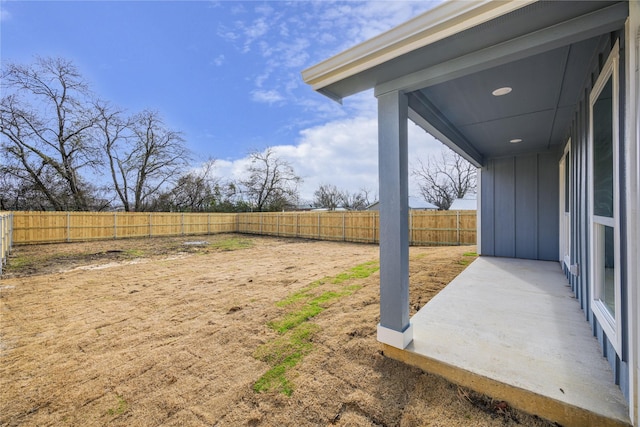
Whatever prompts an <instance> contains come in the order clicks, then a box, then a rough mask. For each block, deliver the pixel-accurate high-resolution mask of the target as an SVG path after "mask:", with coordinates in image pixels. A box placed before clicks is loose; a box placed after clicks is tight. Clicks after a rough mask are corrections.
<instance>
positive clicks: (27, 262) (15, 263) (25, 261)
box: [6, 255, 34, 270]
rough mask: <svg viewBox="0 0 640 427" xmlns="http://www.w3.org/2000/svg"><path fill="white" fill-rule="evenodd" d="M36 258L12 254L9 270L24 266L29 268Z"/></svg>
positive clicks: (8, 264)
mask: <svg viewBox="0 0 640 427" xmlns="http://www.w3.org/2000/svg"><path fill="white" fill-rule="evenodd" d="M33 263H34V259H33V258H30V257H26V256H21V255H18V256H15V257H14V256H12V257H9V261H8V262H7V266H6V269H7V270H20V269H23V268H27V267H29V266H31V265H33Z"/></svg>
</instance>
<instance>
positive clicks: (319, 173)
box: [216, 116, 442, 201]
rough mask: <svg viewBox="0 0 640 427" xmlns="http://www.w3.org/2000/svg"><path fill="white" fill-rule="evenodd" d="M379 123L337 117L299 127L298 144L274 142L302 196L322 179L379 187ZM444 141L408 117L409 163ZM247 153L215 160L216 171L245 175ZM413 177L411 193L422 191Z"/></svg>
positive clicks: (231, 175) (353, 186)
mask: <svg viewBox="0 0 640 427" xmlns="http://www.w3.org/2000/svg"><path fill="white" fill-rule="evenodd" d="M377 134H378V128H377V120H376V118H374V117H367V116H358V117H355V118H348V119H343V120H335V121H332V122H329V123H326V124H323V125H319V126H315V127H311V128H308V129H305V130H303V131H301V132H300V137H299V140H298V142H297V144H296V145H278V146H275V147H272V148H273V150H274V153H275V154H276V155H277V156H278V157H280V158H282V159H283V160H286V161H288V162H289V163H290V164H291V165H292V166H293V168H294V170H295V171H296V173H297V174H298V175H299V176H300V177H302V179H303V180H304V182H303V183H302V184H301V186H300V196H301V198H302V200H308V201H311V200H312V199H313V192H314V191H315V190H316V189H317V188H318V187H319V186H320V185H322V184H333V185H335V186H337V187H338V188H340V189H344V190H348V191H350V192H355V191H359V190H361V189H363V188H366V189H368V190H370V191H371V192H372V194H377V193H378V136H377ZM441 146H442V144H440V143H439V142H438V141H436V140H435V139H434V138H433V137H431V136H430V135H428V134H427V133H425V132H424V131H423V130H422V129H420V128H418V126H416V125H414V124H413V123H411V122H410V123H409V163H410V169H411V165H412V164H413V163H415V162H416V160H417V159H418V158H422V159H424V158H426V157H427V156H429V155H433V154H437V153H438V152H439V150H440V148H441ZM249 163H250V162H249V159H248V158H247V157H244V158H242V159H238V160H234V161H229V160H219V161H218V162H217V163H216V174H217V175H218V176H220V177H224V178H226V179H234V180H237V179H241V178H242V177H243V176H244V173H245V171H246V169H247V166H248V165H249ZM409 179H410V190H409V191H410V194H413V195H418V193H417V187H416V186H415V183H413V182H412V179H411V176H410V177H409Z"/></svg>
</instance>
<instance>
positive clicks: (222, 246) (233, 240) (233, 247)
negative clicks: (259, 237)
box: [209, 237, 253, 251]
mask: <svg viewBox="0 0 640 427" xmlns="http://www.w3.org/2000/svg"><path fill="white" fill-rule="evenodd" d="M209 246H210V247H211V248H213V249H218V250H221V251H237V250H240V249H247V248H250V247H252V246H253V242H252V241H251V240H248V239H241V238H238V237H229V238H228V239H224V240H220V241H217V242H213V243H211V245H209Z"/></svg>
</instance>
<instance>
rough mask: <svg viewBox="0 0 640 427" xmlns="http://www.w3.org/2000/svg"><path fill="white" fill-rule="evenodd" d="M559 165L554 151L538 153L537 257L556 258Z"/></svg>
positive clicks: (553, 259) (543, 258) (551, 259)
mask: <svg viewBox="0 0 640 427" xmlns="http://www.w3.org/2000/svg"><path fill="white" fill-rule="evenodd" d="M558 172H559V166H558V153H557V152H556V151H552V152H548V153H541V154H539V155H538V188H540V190H541V191H540V194H539V195H538V259H542V260H548V261H557V259H558V251H559V247H558V235H559V224H558V211H559V210H560V206H559V201H558V197H559V184H560V183H559V177H558Z"/></svg>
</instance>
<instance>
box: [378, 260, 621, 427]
mask: <svg viewBox="0 0 640 427" xmlns="http://www.w3.org/2000/svg"><path fill="white" fill-rule="evenodd" d="M411 323H412V325H413V328H414V339H413V342H412V343H411V344H410V345H409V346H408V347H407V348H406V349H405V350H399V349H397V348H394V347H391V346H387V345H383V347H384V353H385V355H387V356H389V357H392V358H394V359H398V360H402V361H404V362H406V363H409V364H412V365H415V366H418V367H420V368H422V369H423V370H425V371H427V372H431V373H435V374H438V375H441V376H443V377H445V378H447V379H449V380H450V381H453V382H455V383H458V384H460V385H464V386H467V387H469V388H471V389H474V390H476V391H478V392H481V393H485V394H487V395H489V396H491V397H493V398H496V399H499V400H505V401H507V402H508V403H509V404H511V405H512V406H514V407H517V408H520V409H522V410H524V411H527V412H530V413H533V414H536V415H539V416H541V417H543V418H546V419H549V420H551V421H554V422H558V423H560V424H561V425H563V426H589V425H592V426H607V425H612V426H619V425H630V421H629V418H628V415H627V414H628V408H627V403H626V401H625V399H624V396H623V395H622V392H621V391H620V389H619V388H618V387H617V386H616V385H615V384H614V383H613V373H612V371H611V368H610V367H609V365H608V364H607V362H606V360H605V359H604V358H603V357H602V352H601V350H600V348H599V346H598V343H597V341H596V339H595V338H594V337H593V335H592V333H591V329H590V326H589V323H588V322H587V321H586V320H585V317H584V313H583V312H582V311H581V310H580V307H579V305H578V302H577V300H576V299H575V298H574V296H573V294H572V293H571V290H570V288H569V286H568V283H567V281H566V279H565V277H564V275H563V273H562V271H561V269H560V265H559V264H558V263H555V262H546V261H532V260H520V259H512V258H493V257H480V258H478V259H477V260H476V261H474V262H473V263H472V264H471V265H470V266H469V267H467V269H466V270H464V271H463V272H462V273H461V274H460V275H459V276H458V277H457V278H456V279H454V280H453V281H452V282H451V283H450V284H449V285H448V286H447V287H446V288H445V289H443V290H442V291H441V292H440V293H439V294H438V295H436V297H434V298H433V299H432V300H431V301H430V302H429V303H428V304H427V305H426V306H425V307H423V308H422V309H421V310H420V311H419V312H418V313H417V314H416V315H415V316H414V317H413V318H412V319H411Z"/></svg>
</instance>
